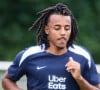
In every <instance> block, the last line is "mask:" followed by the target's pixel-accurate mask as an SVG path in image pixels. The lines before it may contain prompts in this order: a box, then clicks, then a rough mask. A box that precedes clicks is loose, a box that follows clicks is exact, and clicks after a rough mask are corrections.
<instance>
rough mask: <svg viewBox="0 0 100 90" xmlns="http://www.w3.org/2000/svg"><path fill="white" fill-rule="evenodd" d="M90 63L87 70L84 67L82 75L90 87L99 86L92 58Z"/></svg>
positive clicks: (99, 82) (99, 81) (99, 80)
mask: <svg viewBox="0 0 100 90" xmlns="http://www.w3.org/2000/svg"><path fill="white" fill-rule="evenodd" d="M90 62H91V63H90V66H89V65H88V68H87V65H86V67H85V74H84V75H85V78H86V79H87V81H88V82H89V83H91V84H92V85H98V84H100V79H99V74H98V72H97V69H96V66H95V63H94V60H93V58H92V57H91V61H90Z"/></svg>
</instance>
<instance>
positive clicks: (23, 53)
mask: <svg viewBox="0 0 100 90" xmlns="http://www.w3.org/2000/svg"><path fill="white" fill-rule="evenodd" d="M43 51H44V47H41V45H37V46H31V47H28V48H26V49H25V50H22V51H21V52H19V53H18V54H17V56H16V57H17V58H19V57H20V61H19V66H20V65H21V63H22V62H23V61H24V60H25V59H26V58H27V57H29V56H30V55H34V54H37V53H40V52H43Z"/></svg>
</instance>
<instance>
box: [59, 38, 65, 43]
mask: <svg viewBox="0 0 100 90" xmlns="http://www.w3.org/2000/svg"><path fill="white" fill-rule="evenodd" d="M58 41H60V42H61V43H65V42H66V38H65V37H61V38H58Z"/></svg>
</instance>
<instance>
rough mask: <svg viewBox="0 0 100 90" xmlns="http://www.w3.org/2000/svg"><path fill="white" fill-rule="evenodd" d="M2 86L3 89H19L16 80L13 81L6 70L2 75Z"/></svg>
mask: <svg viewBox="0 0 100 90" xmlns="http://www.w3.org/2000/svg"><path fill="white" fill-rule="evenodd" d="M2 87H3V89H4V90H21V89H20V88H19V87H18V86H17V84H16V81H13V80H12V79H11V78H10V77H9V74H8V72H6V73H5V75H4V77H3V78H2Z"/></svg>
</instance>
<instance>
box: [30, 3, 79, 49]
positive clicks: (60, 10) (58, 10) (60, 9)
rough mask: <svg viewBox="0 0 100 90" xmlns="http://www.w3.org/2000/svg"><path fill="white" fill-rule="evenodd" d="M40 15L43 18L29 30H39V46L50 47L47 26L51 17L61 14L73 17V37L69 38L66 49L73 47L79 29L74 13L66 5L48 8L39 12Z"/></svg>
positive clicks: (59, 4)
mask: <svg viewBox="0 0 100 90" xmlns="http://www.w3.org/2000/svg"><path fill="white" fill-rule="evenodd" d="M38 14H41V16H40V17H39V18H38V19H37V20H36V21H35V22H34V23H33V24H32V26H31V27H30V28H29V30H30V31H31V30H32V29H33V28H34V27H37V28H38V31H37V44H38V45H43V44H45V49H46V48H48V47H49V42H48V38H47V34H46V33H45V26H46V25H47V23H48V20H49V17H50V15H52V14H59V15H64V16H70V17H71V36H70V38H69V41H68V43H67V45H66V47H69V46H72V44H73V42H74V41H75V40H76V37H77V32H78V28H77V24H76V20H75V18H74V16H73V14H72V12H71V11H70V10H69V8H68V7H67V6H66V5H64V4H62V3H58V4H56V5H55V6H52V7H49V8H46V9H44V10H42V11H40V12H38Z"/></svg>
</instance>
